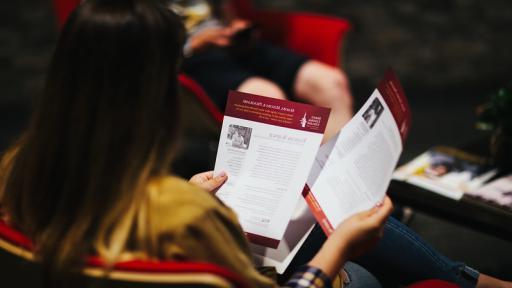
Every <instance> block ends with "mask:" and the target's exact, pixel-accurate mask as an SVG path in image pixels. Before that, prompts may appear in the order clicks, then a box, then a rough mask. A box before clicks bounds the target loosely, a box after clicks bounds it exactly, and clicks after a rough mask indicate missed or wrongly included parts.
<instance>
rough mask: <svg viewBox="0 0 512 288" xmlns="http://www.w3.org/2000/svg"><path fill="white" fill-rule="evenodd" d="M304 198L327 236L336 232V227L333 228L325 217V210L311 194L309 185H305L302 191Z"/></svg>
mask: <svg viewBox="0 0 512 288" xmlns="http://www.w3.org/2000/svg"><path fill="white" fill-rule="evenodd" d="M302 197H304V199H306V203H307V204H308V207H309V211H311V213H312V214H313V216H314V217H315V219H316V221H317V222H318V224H319V225H320V227H321V228H322V230H323V231H324V233H325V235H327V236H329V235H331V234H332V232H334V227H332V224H331V222H329V220H328V219H327V216H325V213H324V210H322V207H320V204H318V202H317V201H316V198H315V195H313V193H311V189H310V188H309V186H308V184H306V185H304V190H302Z"/></svg>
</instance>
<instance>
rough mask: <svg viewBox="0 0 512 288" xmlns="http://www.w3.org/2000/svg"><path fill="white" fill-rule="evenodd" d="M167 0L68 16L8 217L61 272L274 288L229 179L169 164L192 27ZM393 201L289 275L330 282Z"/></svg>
mask: <svg viewBox="0 0 512 288" xmlns="http://www.w3.org/2000/svg"><path fill="white" fill-rule="evenodd" d="M164 2H166V1H159V0H89V1H85V2H84V3H83V4H82V5H80V7H78V9H77V10H76V11H75V12H74V13H73V14H72V15H71V17H70V19H69V20H68V22H67V24H66V26H65V27H64V30H63V32H62V34H61V36H60V39H59V42H58V44H57V47H56V50H55V53H54V56H53V59H52V63H51V65H50V71H49V74H48V78H47V81H46V86H45V90H44V92H43V94H42V97H41V99H39V100H38V101H37V103H36V109H35V112H34V114H33V116H32V119H31V122H30V126H29V127H28V129H27V130H26V131H25V132H24V133H23V135H22V136H21V137H20V139H19V141H18V142H17V143H16V144H15V145H13V146H12V147H11V149H9V150H8V151H7V152H6V153H5V154H4V156H3V158H2V161H1V164H0V204H1V211H0V212H1V214H0V216H1V217H2V218H3V220H4V221H7V222H8V223H9V224H10V225H13V226H15V227H16V228H18V229H20V230H21V231H23V232H24V233H26V234H27V235H28V236H29V237H31V238H32V240H33V241H34V243H35V247H36V250H35V254H36V257H37V259H38V260H39V261H41V262H42V263H43V265H44V267H45V268H46V269H47V271H49V272H50V275H52V277H53V279H59V277H61V276H63V275H66V274H68V273H70V272H73V271H75V272H76V271H79V269H80V267H81V265H83V259H84V257H85V256H86V255H91V254H98V255H99V256H101V257H102V258H104V259H105V260H106V261H107V262H108V263H114V262H115V261H119V260H126V259H133V258H139V259H161V260H190V261H208V262H212V263H217V264H219V265H223V266H225V267H227V268H229V269H231V270H233V271H234V272H235V273H238V274H239V275H241V276H242V277H243V278H245V279H246V280H247V281H248V282H249V283H250V284H251V285H252V286H254V287H269V286H275V285H276V282H274V281H273V280H271V279H270V278H267V277H266V276H264V275H262V274H260V273H259V272H258V271H257V270H256V268H255V267H254V266H253V265H252V262H251V255H250V252H249V249H248V244H247V242H246V239H245V237H244V234H243V231H242V230H241V228H240V225H239V224H238V221H237V218H236V215H235V214H234V213H233V212H232V211H231V210H230V209H229V208H227V207H226V206H224V205H223V204H222V203H221V202H220V201H218V200H217V199H216V198H215V197H214V196H213V195H212V193H210V191H213V190H215V189H216V188H218V187H219V186H220V185H222V183H224V181H225V180H226V177H227V176H226V175H224V176H217V177H213V175H212V173H211V172H207V173H203V174H199V175H196V176H194V177H193V178H192V179H191V181H190V182H192V184H191V183H188V182H187V181H184V180H180V179H178V178H176V177H173V176H172V174H171V171H170V170H169V167H170V164H171V162H172V156H173V153H174V151H175V143H176V138H177V130H178V117H177V113H178V111H177V107H178V105H177V95H178V90H177V73H178V67H179V64H180V63H179V62H180V59H181V54H182V46H183V41H184V37H185V31H184V28H183V26H182V23H181V22H180V19H179V18H178V17H177V16H176V15H175V14H173V13H172V12H171V11H170V10H169V9H168V7H167V4H166V3H164ZM207 190H208V191H207ZM391 206H392V205H391V202H390V200H389V199H388V198H386V199H385V200H384V201H383V203H382V205H380V206H379V207H375V208H373V209H371V210H369V211H366V212H362V213H359V214H357V215H355V216H353V217H351V218H349V219H348V220H346V221H345V222H343V223H342V224H341V225H340V226H339V227H338V228H337V229H336V231H335V232H334V233H333V234H332V235H331V236H330V237H329V238H328V239H327V240H325V242H323V245H322V247H321V248H320V249H319V251H318V253H316V254H315V255H314V256H313V257H312V259H310V260H309V259H308V260H307V261H306V262H308V261H309V262H308V264H307V265H306V266H305V267H303V268H302V270H299V272H297V274H295V276H293V277H292V279H291V280H290V282H288V285H289V286H298V287H303V286H304V284H310V285H316V287H321V286H323V285H326V286H329V285H330V281H331V280H330V279H333V278H334V277H335V276H336V275H338V272H339V271H340V269H341V268H342V267H343V265H344V264H345V262H346V261H347V260H348V259H353V258H355V257H357V256H359V255H362V254H363V252H365V251H366V250H367V248H368V247H370V246H372V244H374V243H375V241H376V240H377V239H378V238H379V237H380V236H381V234H382V230H383V228H384V223H385V221H386V219H387V217H388V215H389V213H390V211H391ZM398 228H400V229H402V228H401V227H398ZM397 231H398V230H397ZM407 233H409V232H407ZM399 235H405V234H399ZM401 238H403V239H405V238H407V237H405V236H402V237H401ZM407 239H410V238H407ZM405 242H406V241H405ZM405 242H404V243H405ZM414 242H415V243H416V242H421V240H415V241H414ZM409 244H410V241H409V242H408V243H407V245H409ZM410 247H413V248H412V249H414V247H418V246H408V247H404V249H406V248H410ZM422 247H425V246H422ZM428 255H436V254H435V253H434V254H432V253H429V254H428ZM422 257H425V256H422ZM388 258H389V257H388ZM423 260H425V259H423ZM429 260H430V259H429V258H428V257H427V259H426V260H425V261H429ZM431 262H432V261H431ZM446 262H447V260H446ZM443 263H444V262H443ZM402 266H404V265H402ZM359 271H362V270H359ZM361 273H362V272H361ZM446 273H449V272H446ZM361 275H362V274H361ZM365 275H366V274H365ZM366 276H367V275H366ZM368 277H369V276H368ZM476 277H478V274H476ZM454 279H456V278H454ZM367 281H370V282H365V283H366V284H365V285H370V284H368V283H372V284H371V285H377V282H375V281H374V282H371V281H372V279H370V278H368V279H367ZM301 285H302V286H301Z"/></svg>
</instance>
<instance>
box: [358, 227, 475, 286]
mask: <svg viewBox="0 0 512 288" xmlns="http://www.w3.org/2000/svg"><path fill="white" fill-rule="evenodd" d="M453 241H456V239H453ZM355 262H356V263H358V264H360V265H361V266H363V267H365V268H366V269H368V270H369V271H370V272H371V273H372V274H373V275H375V276H376V277H377V278H378V279H379V281H381V283H382V284H383V285H384V286H394V285H396V284H402V285H405V284H410V283H413V282H417V281H420V280H425V279H439V280H445V281H449V282H453V283H456V284H458V285H459V286H461V287H475V284H476V283H477V279H478V277H479V273H478V272H477V271H475V270H473V269H472V268H469V267H468V266H466V265H465V264H464V263H461V262H455V261H452V260H450V259H448V258H447V257H446V256H444V255H442V254H441V253H440V252H439V251H437V250H436V249H434V248H433V247H431V246H430V245H429V244H428V243H426V241H425V240H423V239H422V238H421V237H420V236H418V235H417V234H416V233H415V232H414V231H412V230H411V229H409V227H407V226H405V225H404V224H402V223H401V222H399V221H397V220H396V219H394V218H391V217H390V218H389V220H388V221H387V223H386V226H385V230H384V236H383V238H382V239H381V240H380V241H379V243H378V244H377V246H376V247H375V248H374V249H372V250H371V251H370V252H369V253H367V254H366V255H364V256H363V257H361V258H360V259H356V261H355Z"/></svg>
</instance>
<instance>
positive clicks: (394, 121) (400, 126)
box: [303, 70, 411, 235]
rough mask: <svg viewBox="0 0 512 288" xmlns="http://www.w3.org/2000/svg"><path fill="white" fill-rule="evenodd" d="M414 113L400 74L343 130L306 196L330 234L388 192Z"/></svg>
mask: <svg viewBox="0 0 512 288" xmlns="http://www.w3.org/2000/svg"><path fill="white" fill-rule="evenodd" d="M410 122H411V113H410V110H409V105H408V103H407V99H406V98H405V95H404V93H403V90H402V88H401V85H400V83H399V81H398V79H397V77H396V76H395V74H394V73H393V72H392V71H391V70H388V71H387V72H386V74H385V76H384V79H383V80H382V81H381V82H380V83H379V85H378V88H377V89H376V90H375V91H374V92H373V94H372V95H371V96H370V98H369V99H368V100H367V102H366V103H365V104H364V105H363V107H362V108H361V109H360V110H359V112H358V113H357V114H356V115H355V116H354V117H353V118H352V119H351V120H350V122H349V123H347V125H345V127H343V129H342V130H341V131H340V134H339V136H338V139H337V141H336V143H335V144H334V148H333V151H332V152H331V153H330V155H329V157H328V159H327V162H326V164H325V167H324V168H323V169H322V171H321V172H320V175H319V176H318V179H317V181H316V182H315V184H314V185H312V186H307V187H305V189H304V191H303V194H304V197H305V198H306V201H307V203H308V205H309V207H310V209H311V211H312V213H313V215H314V216H315V218H316V219H317V221H318V223H319V224H320V225H321V227H322V229H323V230H324V232H325V233H326V234H327V235H330V234H331V233H332V231H333V230H334V229H335V227H337V226H338V225H339V224H340V223H341V222H342V221H343V220H345V219H346V218H347V217H349V216H351V215H353V214H355V213H358V212H361V211H364V210H367V209H370V208H372V207H373V206H375V205H376V204H377V203H378V202H380V201H382V199H383V198H384V196H385V194H386V191H387V187H388V185H389V182H390V180H391V175H392V173H393V170H394V168H395V166H396V164H397V162H398V158H399V156H400V153H401V152H402V145H403V141H404V140H405V138H406V137H407V134H408V132H409V127H410V124H411V123H410Z"/></svg>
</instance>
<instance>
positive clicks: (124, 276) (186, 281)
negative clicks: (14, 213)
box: [0, 221, 249, 288]
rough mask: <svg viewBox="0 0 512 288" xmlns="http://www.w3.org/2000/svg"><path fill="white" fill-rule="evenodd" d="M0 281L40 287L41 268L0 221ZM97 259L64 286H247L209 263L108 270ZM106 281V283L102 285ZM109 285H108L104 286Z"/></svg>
mask: <svg viewBox="0 0 512 288" xmlns="http://www.w3.org/2000/svg"><path fill="white" fill-rule="evenodd" d="M0 267H1V268H0V278H1V279H2V287H43V279H44V274H43V269H42V267H41V265H40V264H39V263H38V262H36V261H34V255H33V254H32V242H31V241H30V239H28V238H27V237H26V236H25V235H23V234H22V233H20V232H19V231H16V230H14V229H12V228H11V227H9V226H8V225H7V224H5V222H3V221H0ZM105 271H106V268H105V263H104V262H103V261H102V260H101V259H100V258H98V257H89V259H88V260H87V265H86V267H85V268H84V269H83V273H82V274H81V275H78V276H76V277H74V278H72V279H70V280H69V283H66V284H68V285H66V286H69V287H100V285H95V284H98V283H102V284H107V285H104V287H113V286H115V287H241V288H245V287H249V286H248V285H247V283H246V282H245V281H244V280H243V279H241V278H240V277H239V276H238V275H236V274H234V273H233V272H231V271H229V270H227V269H225V268H223V267H220V266H217V265H215V264H211V263H196V262H169V261H161V262H156V261H142V260H135V261H126V262H120V263H117V264H115V265H114V267H113V268H112V269H110V268H108V271H109V273H108V275H107V277H105ZM105 282H106V283H105ZM108 284H111V285H108Z"/></svg>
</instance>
